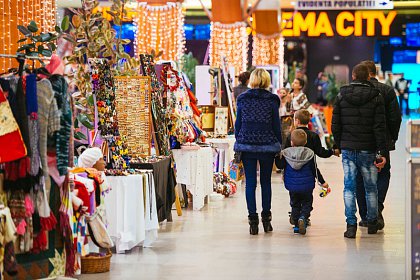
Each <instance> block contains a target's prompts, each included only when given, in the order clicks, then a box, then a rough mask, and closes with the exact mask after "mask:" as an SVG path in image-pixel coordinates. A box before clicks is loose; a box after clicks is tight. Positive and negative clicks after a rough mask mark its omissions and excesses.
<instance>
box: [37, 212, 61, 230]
mask: <svg viewBox="0 0 420 280" xmlns="http://www.w3.org/2000/svg"><path fill="white" fill-rule="evenodd" d="M40 223H41V229H42V230H45V231H51V230H53V229H54V228H55V226H56V225H57V219H56V218H55V216H54V214H53V212H50V216H49V217H48V218H44V217H40Z"/></svg>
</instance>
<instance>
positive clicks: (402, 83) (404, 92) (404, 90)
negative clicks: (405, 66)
mask: <svg viewBox="0 0 420 280" xmlns="http://www.w3.org/2000/svg"><path fill="white" fill-rule="evenodd" d="M409 88H410V83H409V82H408V81H407V80H406V79H404V73H402V74H401V78H399V79H398V80H397V81H396V82H395V89H396V90H397V94H398V101H399V103H400V110H401V114H403V112H404V114H405V115H407V116H409V115H410V108H409V107H408V93H409ZM403 103H405V111H403Z"/></svg>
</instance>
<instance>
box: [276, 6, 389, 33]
mask: <svg viewBox="0 0 420 280" xmlns="http://www.w3.org/2000/svg"><path fill="white" fill-rule="evenodd" d="M396 15H397V12H396V11H390V12H389V13H387V14H385V12H383V11H354V12H351V11H343V12H340V13H338V15H337V16H336V17H335V18H334V17H333V16H332V15H329V14H328V13H327V12H307V13H305V14H303V13H301V12H282V13H281V18H282V21H281V30H282V35H283V36H284V37H299V36H301V35H303V34H302V33H306V35H307V36H308V37H319V36H327V37H332V36H343V37H348V36H357V37H360V36H378V35H381V36H389V34H390V27H391V24H392V22H393V21H394V19H395V17H396ZM378 26H379V27H380V33H379V34H377V32H376V31H377V30H376V29H377V28H376V27H378Z"/></svg>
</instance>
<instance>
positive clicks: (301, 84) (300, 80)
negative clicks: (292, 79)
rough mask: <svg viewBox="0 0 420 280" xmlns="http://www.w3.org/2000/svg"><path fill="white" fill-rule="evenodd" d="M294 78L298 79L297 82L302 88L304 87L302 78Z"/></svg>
mask: <svg viewBox="0 0 420 280" xmlns="http://www.w3.org/2000/svg"><path fill="white" fill-rule="evenodd" d="M296 80H298V81H299V84H300V86H301V87H302V88H304V87H305V81H304V80H303V79H302V78H296Z"/></svg>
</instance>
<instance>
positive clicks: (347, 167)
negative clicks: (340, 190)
mask: <svg viewBox="0 0 420 280" xmlns="http://www.w3.org/2000/svg"><path fill="white" fill-rule="evenodd" d="M342 157H343V169H344V206H345V215H346V222H347V224H350V225H356V224H357V218H356V211H357V209H356V186H357V174H359V173H360V174H361V175H362V177H363V182H364V187H365V196H366V206H367V220H368V222H375V221H376V220H377V218H378V189H377V186H376V183H377V180H378V169H377V168H376V166H375V165H374V162H375V159H376V155H375V153H374V152H372V151H352V150H343V151H342Z"/></svg>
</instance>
